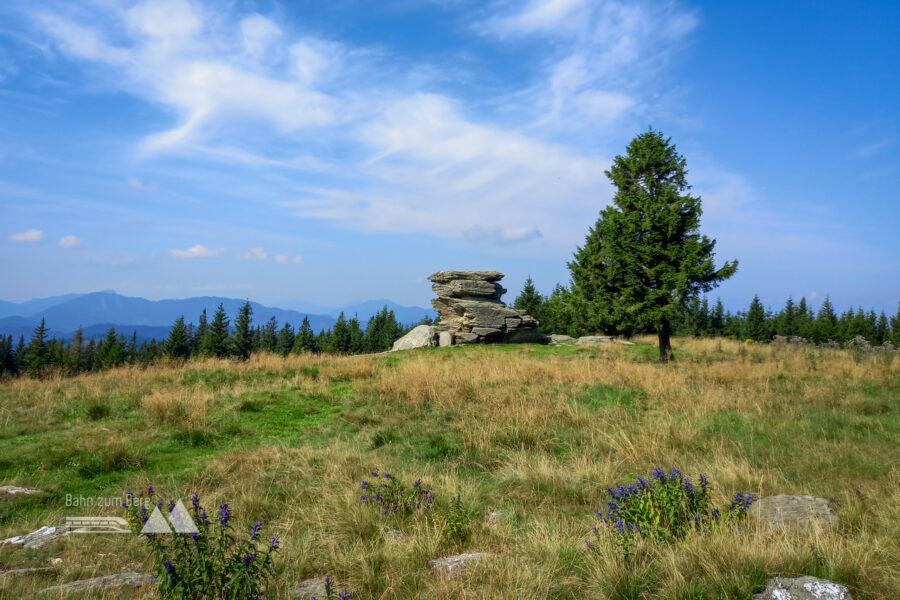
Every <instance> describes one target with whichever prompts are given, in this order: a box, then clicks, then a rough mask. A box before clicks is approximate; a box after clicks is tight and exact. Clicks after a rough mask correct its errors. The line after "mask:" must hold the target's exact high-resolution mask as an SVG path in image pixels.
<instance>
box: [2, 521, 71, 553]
mask: <svg viewBox="0 0 900 600" xmlns="http://www.w3.org/2000/svg"><path fill="white" fill-rule="evenodd" d="M69 533H71V532H70V531H69V529H68V528H67V527H54V526H53V525H44V526H43V527H41V528H40V529H37V530H35V531H32V532H31V533H26V534H25V535H16V536H13V537H11V538H6V539H5V540H0V546H3V545H13V546H15V545H21V546H22V547H23V548H28V549H30V550H31V549H36V548H40V547H41V546H44V545H46V544H49V543H50V542H52V541H54V540H58V539H59V538H61V537H63V536H66V535H69Z"/></svg>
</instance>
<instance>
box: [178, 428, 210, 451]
mask: <svg viewBox="0 0 900 600" xmlns="http://www.w3.org/2000/svg"><path fill="white" fill-rule="evenodd" d="M172 441H174V442H177V443H179V444H181V445H182V446H187V447H189V448H199V447H201V446H211V445H213V443H214V439H213V436H212V435H211V434H209V433H208V432H206V431H203V430H202V429H184V430H182V431H177V432H175V433H174V434H172Z"/></svg>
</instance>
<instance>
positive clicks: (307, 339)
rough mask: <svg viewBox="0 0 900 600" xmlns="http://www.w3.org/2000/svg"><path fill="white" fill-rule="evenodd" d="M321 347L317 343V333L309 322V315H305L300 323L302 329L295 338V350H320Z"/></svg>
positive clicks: (298, 351)
mask: <svg viewBox="0 0 900 600" xmlns="http://www.w3.org/2000/svg"><path fill="white" fill-rule="evenodd" d="M318 351H319V347H318V344H317V343H316V334H315V333H313V330H312V327H311V326H310V324H309V317H308V316H306V315H304V316H303V322H302V323H300V331H298V332H297V337H296V339H295V340H294V352H297V353H300V352H318Z"/></svg>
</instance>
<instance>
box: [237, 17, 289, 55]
mask: <svg viewBox="0 0 900 600" xmlns="http://www.w3.org/2000/svg"><path fill="white" fill-rule="evenodd" d="M241 36H242V38H243V43H244V51H245V52H247V54H249V55H250V56H251V57H252V58H254V59H256V60H259V59H261V58H263V57H265V56H266V54H267V53H268V52H269V51H270V50H271V49H272V47H273V46H274V45H275V44H276V43H277V41H278V39H279V38H280V37H281V29H280V28H279V27H278V25H276V24H275V23H274V22H272V21H271V20H270V19H267V18H266V17H264V16H262V15H251V16H249V17H247V18H246V19H244V20H242V21H241Z"/></svg>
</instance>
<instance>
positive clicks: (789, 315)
mask: <svg viewBox="0 0 900 600" xmlns="http://www.w3.org/2000/svg"><path fill="white" fill-rule="evenodd" d="M796 320H797V307H796V306H794V299H793V298H791V297H790V296H788V299H787V302H786V303H785V305H784V309H783V310H782V311H781V312H780V313H778V316H777V317H775V333H777V334H778V335H783V336H785V337H791V336H792V335H796V333H795V331H796V323H795V321H796Z"/></svg>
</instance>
